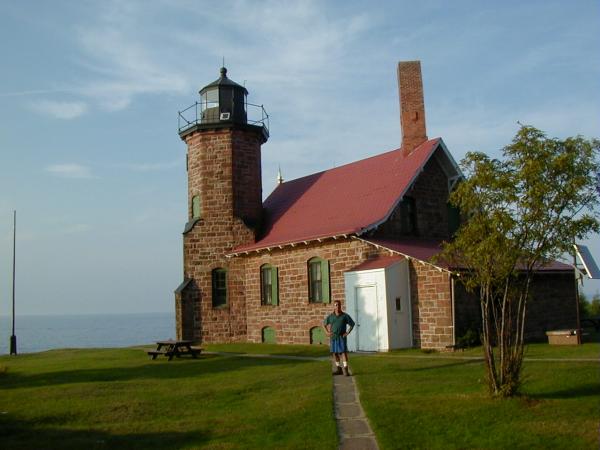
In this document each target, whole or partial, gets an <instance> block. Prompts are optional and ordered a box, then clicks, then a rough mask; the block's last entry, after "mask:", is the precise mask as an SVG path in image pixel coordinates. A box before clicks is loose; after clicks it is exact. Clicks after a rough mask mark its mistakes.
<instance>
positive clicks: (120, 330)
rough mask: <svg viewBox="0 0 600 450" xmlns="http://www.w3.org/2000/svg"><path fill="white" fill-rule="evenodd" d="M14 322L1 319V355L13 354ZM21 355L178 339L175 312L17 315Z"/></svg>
mask: <svg viewBox="0 0 600 450" xmlns="http://www.w3.org/2000/svg"><path fill="white" fill-rule="evenodd" d="M11 332H12V321H11V318H10V317H6V316H3V317H0V355H6V354H8V352H9V348H10V347H9V345H10V335H11ZM15 335H16V336H17V352H18V353H31V352H39V351H43V350H50V349H54V348H84V347H85V348H89V347H129V346H132V345H139V344H152V343H154V342H156V341H157V340H164V339H170V338H175V314H174V313H146V314H90V315H64V316H59V315H51V316H17V317H16V321H15Z"/></svg>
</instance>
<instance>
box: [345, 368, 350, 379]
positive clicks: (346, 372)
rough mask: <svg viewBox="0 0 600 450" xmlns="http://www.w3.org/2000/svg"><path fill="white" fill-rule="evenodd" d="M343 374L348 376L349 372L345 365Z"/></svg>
mask: <svg viewBox="0 0 600 450" xmlns="http://www.w3.org/2000/svg"><path fill="white" fill-rule="evenodd" d="M344 375H346V376H347V377H349V376H350V372H349V371H348V368H347V367H344Z"/></svg>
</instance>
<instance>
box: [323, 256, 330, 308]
mask: <svg viewBox="0 0 600 450" xmlns="http://www.w3.org/2000/svg"><path fill="white" fill-rule="evenodd" d="M321 283H322V289H323V292H322V293H323V303H329V302H330V301H331V293H330V292H329V261H321Z"/></svg>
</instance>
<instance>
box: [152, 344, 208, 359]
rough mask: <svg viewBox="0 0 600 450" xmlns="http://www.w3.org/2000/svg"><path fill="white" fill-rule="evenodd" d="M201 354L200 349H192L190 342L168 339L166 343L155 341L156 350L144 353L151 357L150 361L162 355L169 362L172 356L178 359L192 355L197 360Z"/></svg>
mask: <svg viewBox="0 0 600 450" xmlns="http://www.w3.org/2000/svg"><path fill="white" fill-rule="evenodd" d="M201 352H202V349H201V348H198V347H192V341H175V340H172V339H169V340H167V341H157V342H156V350H149V351H147V352H146V353H148V355H149V356H152V359H156V358H157V357H158V356H161V355H163V356H167V357H168V358H169V361H171V360H172V359H173V357H174V356H176V357H177V358H179V357H180V356H182V355H192V358H197V357H198V355H199V354H200V353H201Z"/></svg>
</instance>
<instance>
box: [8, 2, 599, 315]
mask: <svg viewBox="0 0 600 450" xmlns="http://www.w3.org/2000/svg"><path fill="white" fill-rule="evenodd" d="M0 54H1V55H2V70H1V71H0V315H7V314H9V313H10V296H11V265H12V211H13V209H17V215H18V216H17V223H18V230H17V232H18V237H17V302H18V304H17V308H18V310H17V312H18V313H21V314H63V313H107V312H113V313H121V312H123V313H125V312H155V311H172V310H173V290H174V289H175V287H177V285H178V284H179V282H180V281H181V279H182V238H181V232H182V230H183V225H184V223H185V222H186V201H187V198H186V196H187V193H186V192H187V191H186V182H187V180H186V173H185V146H184V144H183V142H181V141H180V139H179V136H178V135H177V112H178V111H179V110H182V109H184V108H185V107H186V106H188V105H190V104H192V103H193V102H194V101H196V100H197V98H198V94H197V91H198V90H199V89H200V88H201V87H202V86H204V85H206V84H208V83H210V82H211V81H213V80H214V79H216V78H217V77H218V75H219V67H220V66H221V60H222V57H223V56H224V57H225V63H226V66H227V68H228V70H229V76H230V77H231V78H232V79H233V80H235V81H237V82H239V83H244V82H245V84H246V87H247V88H248V90H249V91H250V96H249V101H251V102H253V103H258V104H264V105H265V108H266V109H267V111H268V112H269V114H270V116H271V138H270V139H269V141H268V143H267V144H265V145H264V146H263V194H264V196H265V197H266V196H267V195H268V194H269V193H270V192H271V190H272V189H273V188H274V187H275V183H276V175H277V167H278V166H281V170H282V172H283V176H284V178H285V179H288V180H289V179H293V178H296V177H299V176H303V175H306V174H309V173H313V172H317V171H320V170H324V169H327V168H331V167H333V166H335V165H340V164H344V163H347V162H351V161H354V160H357V159H361V158H364V157H367V156H372V155H374V154H378V153H381V152H384V151H388V150H392V149H395V148H397V147H398V146H399V143H400V125H399V112H398V90H397V84H396V64H397V62H398V61H399V60H415V59H418V60H421V64H422V70H423V80H424V89H425V103H426V117H427V129H428V135H429V137H437V136H441V137H442V138H443V139H444V141H445V142H446V144H447V146H448V148H449V149H450V151H451V152H452V154H453V155H454V157H455V159H456V160H457V161H458V160H460V159H461V158H462V157H463V156H464V154H465V153H466V152H467V151H470V150H480V151H484V152H486V153H488V154H491V155H495V156H498V155H499V150H500V149H501V148H502V147H503V146H504V145H506V144H507V143H509V142H510V140H511V138H512V137H513V135H514V134H515V132H516V131H517V128H518V125H517V121H520V122H522V123H526V124H531V125H534V126H536V127H537V128H540V129H542V130H544V131H545V132H546V133H547V134H548V135H549V136H556V137H566V136H570V135H576V134H581V135H583V136H586V137H592V136H596V137H600V120H599V119H600V85H599V84H600V58H599V57H598V55H600V2H598V1H597V0H595V1H573V2H565V1H529V2H522V1H519V2H516V1H515V2H513V1H505V2H487V1H453V2H448V1H427V2H412V1H388V2H369V3H367V2H355V1H339V2H334V1H331V2H321V1H306V2H304V1H295V2H289V3H287V2H281V1H274V2H258V1H235V2H228V1H223V2H203V1H177V0H175V1H171V0H170V1H166V0H165V1H124V0H122V1H115V2H112V1H102V2H100V1H77V2H75V1H60V0H56V1H52V2H43V1H38V2H36V1H22V2H9V1H4V2H1V3H0ZM599 241H600V239H599V238H598V236H593V237H592V238H591V240H590V242H589V243H591V244H592V250H593V252H594V253H595V255H596V257H597V259H598V260H600V244H599ZM585 291H586V292H588V293H590V294H593V293H594V292H598V291H600V283H599V282H590V281H587V282H586V283H585Z"/></svg>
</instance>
